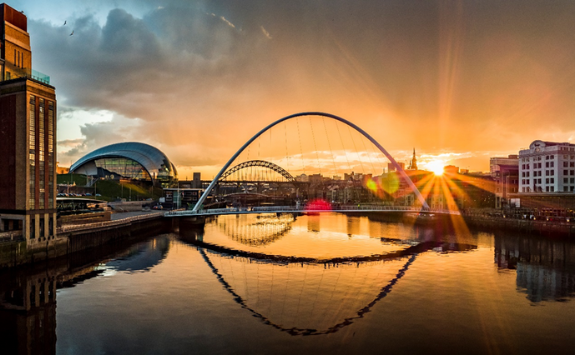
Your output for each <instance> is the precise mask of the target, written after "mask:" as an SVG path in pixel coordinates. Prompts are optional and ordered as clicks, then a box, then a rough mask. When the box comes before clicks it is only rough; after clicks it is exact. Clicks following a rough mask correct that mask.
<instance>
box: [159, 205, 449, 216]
mask: <svg viewBox="0 0 575 355" xmlns="http://www.w3.org/2000/svg"><path fill="white" fill-rule="evenodd" d="M333 212H337V213H368V212H388V213H389V212H396V213H421V214H425V215H429V214H443V215H460V213H459V212H458V211H450V210H438V209H422V208H420V207H403V206H369V205H366V206H339V207H335V208H332V209H310V208H308V207H306V206H303V207H297V206H263V207H235V208H214V209H209V210H198V211H194V210H184V211H168V212H166V213H165V214H164V217H201V216H206V217H208V216H219V215H236V214H260V213H313V214H316V213H333Z"/></svg>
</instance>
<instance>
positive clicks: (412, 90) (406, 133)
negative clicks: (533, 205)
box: [30, 0, 575, 165]
mask: <svg viewBox="0 0 575 355" xmlns="http://www.w3.org/2000/svg"><path fill="white" fill-rule="evenodd" d="M137 3H138V4H141V6H149V9H150V10H149V11H148V12H147V14H146V15H145V16H143V17H142V18H137V17H135V16H133V15H132V14H130V13H128V12H127V11H126V10H124V9H122V8H117V9H113V10H111V11H110V12H109V14H108V16H107V19H106V21H105V23H103V24H102V25H100V24H99V23H98V22H97V21H96V20H95V19H94V18H93V17H91V16H84V17H78V18H76V19H75V20H74V19H72V20H71V21H70V23H71V24H72V26H73V28H74V31H75V32H74V36H69V28H61V27H53V26H50V25H49V24H47V23H42V22H36V21H33V20H31V21H30V32H31V33H32V38H33V48H34V55H35V58H36V59H35V65H36V67H38V68H39V69H40V70H41V71H45V72H46V73H48V74H49V75H51V76H52V80H53V83H54V85H55V86H56V87H57V88H58V92H59V95H60V96H61V97H65V98H66V102H65V103H66V104H67V105H73V106H77V107H86V108H90V109H106V110H111V111H114V112H116V113H118V114H119V115H123V116H125V117H127V118H135V117H138V118H140V119H141V122H140V124H139V125H138V127H137V128H133V130H132V131H130V135H131V137H132V138H133V139H139V140H144V139H146V140H150V141H151V142H150V143H152V144H165V145H166V147H165V148H164V150H165V151H166V153H168V154H169V153H170V150H172V151H174V152H177V153H176V154H178V156H177V157H172V159H173V160H175V161H176V162H177V163H181V164H183V165H194V164H197V163H198V162H200V159H201V161H202V163H205V162H206V159H205V156H207V155H209V156H210V159H209V161H213V162H214V163H215V164H217V163H220V162H221V161H225V159H226V158H227V156H229V155H231V154H232V153H233V150H235V149H236V148H237V147H239V146H240V145H241V144H242V143H243V141H245V140H246V139H247V138H248V137H249V135H250V134H253V133H254V132H255V131H257V130H258V129H259V128H260V127H261V126H263V124H264V123H268V122H270V121H271V120H273V119H275V118H279V117H281V116H284V115H287V114H290V113H294V112H298V111H305V110H310V109H311V110H322V111H327V112H332V113H335V114H339V115H341V116H344V117H347V118H350V119H352V120H354V121H356V122H357V123H358V124H360V126H362V127H365V128H366V129H367V130H368V131H370V133H372V134H373V135H374V136H375V137H376V138H377V139H379V140H380V141H382V142H384V146H387V147H392V148H397V149H407V147H405V145H407V146H408V147H411V146H413V145H417V146H418V147H420V148H421V149H424V150H428V151H431V150H433V149H437V150H439V149H453V150H455V151H465V152H467V151H469V150H499V151H501V150H507V149H509V150H516V149H517V148H518V147H519V146H525V145H527V144H529V142H530V141H531V140H533V139H536V138H539V137H541V136H542V133H541V122H543V121H544V122H546V127H547V128H546V129H549V130H552V131H553V132H561V131H574V130H575V120H573V119H572V117H573V116H574V114H575V107H574V104H573V102H574V101H573V97H575V95H574V94H575V69H573V66H572V62H573V59H575V36H573V33H575V3H574V2H572V1H551V2H543V1H504V2H502V1H489V0H487V1H462V2H448V1H427V0H426V1H423V0H422V1H404V0H402V1H399V0H388V1H353V2H352V1H344V0H341V1H241V2H228V1H211V2H194V3H188V2H181V1H162V2H160V1H138V2H137ZM118 4H120V5H121V4H130V5H133V4H136V2H134V1H129V2H118ZM160 5H161V6H160ZM39 58H41V59H39ZM239 122H241V124H239ZM118 124H119V123H118ZM99 126H101V127H106V128H113V127H114V121H113V122H112V123H111V124H108V123H101V124H94V125H92V126H90V127H86V128H85V131H84V133H85V134H89V135H91V137H96V135H98V134H105V132H104V131H97V127H99ZM90 132H92V133H90ZM390 132H393V134H390ZM469 132H473V134H468V133H469ZM549 134H551V133H549ZM90 139H92V138H90ZM564 139H565V138H564ZM92 142H93V143H94V144H95V142H96V139H95V138H94V139H92ZM214 147H215V148H214Z"/></svg>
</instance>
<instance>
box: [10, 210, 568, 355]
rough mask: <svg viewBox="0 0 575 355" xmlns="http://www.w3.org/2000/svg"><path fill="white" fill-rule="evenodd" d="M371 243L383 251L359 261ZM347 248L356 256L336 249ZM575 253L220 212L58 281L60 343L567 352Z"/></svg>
mask: <svg viewBox="0 0 575 355" xmlns="http://www.w3.org/2000/svg"><path fill="white" fill-rule="evenodd" d="M195 240H201V241H203V242H204V243H210V244H214V245H219V246H222V247H225V248H228V249H229V250H230V252H229V253H223V252H221V251H219V252H215V251H212V250H210V249H207V248H200V247H197V246H196V245H194V244H193V243H194V241H195ZM418 246H419V247H418ZM234 250H244V251H250V252H253V253H258V254H257V255H260V254H265V255H281V256H297V257H306V258H315V259H317V262H313V261H311V262H290V261H282V260H281V259H280V260H270V259H266V258H260V259H258V258H254V257H250V256H246V255H245V254H242V255H241V256H238V255H237V254H234ZM248 255H249V254H248ZM254 255H255V254H254ZM365 255H369V256H373V255H376V256H378V257H377V258H375V259H374V260H372V261H369V262H356V261H353V257H359V256H365ZM341 257H352V259H351V260H352V261H350V262H346V263H332V262H330V261H329V260H330V259H333V258H341ZM574 258H575V248H574V246H573V245H572V244H571V243H570V242H568V241H550V240H546V239H539V238H533V237H528V236H514V235H508V234H497V235H493V234H485V233H473V232H471V234H470V235H465V236H457V235H454V234H449V233H447V234H443V233H441V234H440V233H439V232H436V231H434V230H433V229H431V228H422V227H410V226H404V225H401V224H387V223H382V222H376V221H371V220H369V219H368V218H366V217H346V216H344V215H339V214H333V215H325V216H321V217H319V216H300V217H297V219H293V217H286V216H280V217H277V216H275V215H263V216H260V217H259V218H258V217H256V216H240V217H235V216H225V217H219V218H218V219H216V220H213V221H211V222H210V223H209V224H208V225H206V227H205V229H204V231H193V230H180V232H179V233H175V234H166V235H161V236H157V237H156V238H153V239H152V240H150V241H148V242H145V243H141V244H139V245H136V246H133V247H132V248H131V249H130V250H128V251H125V252H123V253H122V255H121V256H119V257H116V258H112V259H111V260H109V261H104V262H102V263H101V264H100V265H96V266H93V267H92V268H87V269H86V270H85V272H86V273H88V274H89V275H92V276H90V277H84V278H78V275H76V278H75V279H74V280H76V281H73V282H69V283H67V284H66V287H62V286H63V284H60V286H59V287H60V288H59V289H58V291H57V294H56V299H57V300H56V302H57V307H56V311H55V329H54V332H55V337H56V339H57V340H56V343H55V350H56V352H57V353H59V354H158V353H165V354H190V353H207V354H218V353H219V354H228V353H237V354H245V353H286V354H288V353H289V354H292V353H341V354H344V353H345V354H350V353H358V354H359V353H367V354H380V353H413V352H416V351H417V352H427V353H476V354H483V353H501V354H510V353H511V354H512V353H518V354H525V353H570V352H572V349H573V347H574V346H575V339H574V335H572V334H573V331H572V326H573V324H574V319H575V307H574V304H573V302H572V297H573V295H574V291H575V282H574V281H575V278H574V275H575V272H574V265H575V260H574ZM63 273H64V274H65V273H66V272H65V271H63ZM80 273H81V272H79V271H78V274H80ZM70 286H72V287H70ZM6 319H7V318H6ZM5 322H6V320H5ZM35 331H37V329H36V330H35Z"/></svg>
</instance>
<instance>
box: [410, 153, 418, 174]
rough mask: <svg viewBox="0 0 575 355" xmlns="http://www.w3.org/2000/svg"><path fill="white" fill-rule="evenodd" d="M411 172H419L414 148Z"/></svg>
mask: <svg viewBox="0 0 575 355" xmlns="http://www.w3.org/2000/svg"><path fill="white" fill-rule="evenodd" d="M409 169H410V170H417V158H416V157H415V148H413V158H411V164H409Z"/></svg>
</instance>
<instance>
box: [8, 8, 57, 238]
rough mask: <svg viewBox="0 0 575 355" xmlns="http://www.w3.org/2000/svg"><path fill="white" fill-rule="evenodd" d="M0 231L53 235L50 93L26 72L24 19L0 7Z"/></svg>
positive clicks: (43, 82) (33, 74) (27, 38)
mask: <svg viewBox="0 0 575 355" xmlns="http://www.w3.org/2000/svg"><path fill="white" fill-rule="evenodd" d="M0 21H1V22H0V47H1V52H0V67H1V72H0V152H2V154H0V166H1V168H0V232H5V231H22V235H23V236H24V237H25V238H26V241H27V247H28V248H38V247H44V246H48V244H49V243H50V242H51V241H52V240H54V239H55V237H56V146H55V145H56V94H55V89H54V87H53V86H50V85H49V82H50V79H49V77H47V76H45V75H42V74H40V73H38V72H35V71H33V70H32V65H31V63H32V52H31V49H30V36H29V35H28V32H27V19H26V16H25V15H24V14H23V13H21V12H19V11H17V10H15V9H13V8H11V7H10V6H8V5H6V4H0Z"/></svg>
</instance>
